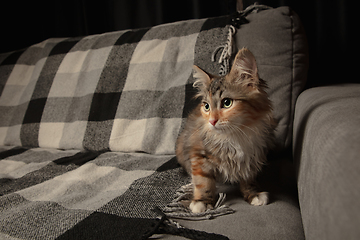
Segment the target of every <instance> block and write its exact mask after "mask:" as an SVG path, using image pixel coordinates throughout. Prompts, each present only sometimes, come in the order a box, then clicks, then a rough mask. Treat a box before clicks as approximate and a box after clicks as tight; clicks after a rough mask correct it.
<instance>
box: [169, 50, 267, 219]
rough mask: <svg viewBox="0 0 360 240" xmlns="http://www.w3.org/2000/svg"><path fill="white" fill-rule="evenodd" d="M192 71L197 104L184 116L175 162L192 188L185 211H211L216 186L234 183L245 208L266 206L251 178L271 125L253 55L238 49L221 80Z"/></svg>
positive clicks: (259, 163)
mask: <svg viewBox="0 0 360 240" xmlns="http://www.w3.org/2000/svg"><path fill="white" fill-rule="evenodd" d="M193 69H194V78H195V79H196V81H195V82H194V85H193V86H194V87H195V88H197V90H198V94H197V97H198V98H201V99H202V103H201V104H200V105H199V106H198V107H197V108H195V109H194V111H193V112H192V113H191V114H190V115H189V117H188V119H187V122H186V125H185V128H184V130H183V132H182V133H181V134H180V136H179V138H178V139H177V143H176V155H177V159H178V161H179V163H180V164H181V165H182V166H183V167H184V168H185V170H186V171H187V172H188V173H189V174H191V176H192V182H193V185H194V192H193V200H192V202H191V204H190V209H191V210H192V212H194V213H196V212H204V211H206V210H207V209H211V208H213V204H214V203H215V200H216V180H221V181H223V182H231V183H239V184H240V190H241V192H242V194H243V196H244V199H245V200H246V201H247V202H248V203H250V204H251V205H256V206H261V205H266V204H267V203H268V193H267V192H258V191H257V190H256V187H255V178H256V175H257V173H258V172H259V171H260V169H261V167H262V165H263V164H264V163H265V161H266V154H267V150H266V149H267V146H268V144H269V143H270V142H271V137H270V135H271V132H272V129H273V119H272V107H271V102H270V100H269V98H268V95H267V93H266V92H265V89H266V83H265V82H264V81H263V80H262V79H260V78H259V76H258V69H257V65H256V61H255V57H254V55H253V54H252V53H251V52H250V51H249V50H248V49H246V48H243V49H241V50H240V51H239V52H238V53H237V55H236V57H235V60H234V63H233V66H232V68H231V71H230V73H229V74H227V75H226V76H224V77H218V76H213V75H211V74H208V73H206V72H204V71H203V70H201V69H200V68H199V67H197V66H194V67H193Z"/></svg>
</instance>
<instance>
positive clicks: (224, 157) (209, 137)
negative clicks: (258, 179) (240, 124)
mask: <svg viewBox="0 0 360 240" xmlns="http://www.w3.org/2000/svg"><path fill="white" fill-rule="evenodd" d="M203 144H204V148H205V150H206V152H208V153H210V154H211V155H212V156H213V159H210V161H211V162H212V164H214V165H215V167H216V173H217V178H218V179H219V180H221V181H229V182H239V181H240V179H249V178H252V177H253V174H255V173H256V172H257V171H254V170H255V169H256V170H258V169H260V168H261V165H262V164H263V163H264V157H265V152H264V148H263V147H264V146H263V145H264V144H265V142H264V140H263V139H262V138H261V137H259V136H257V135H248V136H247V137H246V138H244V136H241V135H236V134H234V135H232V136H229V135H222V134H214V133H213V134H211V133H210V134H209V133H208V134H205V136H204V138H203Z"/></svg>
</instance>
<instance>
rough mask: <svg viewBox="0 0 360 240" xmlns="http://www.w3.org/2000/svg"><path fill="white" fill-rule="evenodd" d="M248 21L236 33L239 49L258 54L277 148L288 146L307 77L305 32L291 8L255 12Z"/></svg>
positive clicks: (258, 62) (256, 55) (260, 72)
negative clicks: (298, 100)
mask: <svg viewBox="0 0 360 240" xmlns="http://www.w3.org/2000/svg"><path fill="white" fill-rule="evenodd" d="M247 20H248V21H249V23H247V24H243V25H241V27H240V29H239V30H238V31H237V34H236V43H237V47H238V48H242V47H248V48H249V49H250V50H251V51H252V52H253V54H254V55H255V57H256V60H257V64H258V67H259V74H260V77H261V78H262V79H264V80H266V81H267V83H268V86H269V90H268V93H269V95H270V99H271V100H272V102H273V105H274V116H275V119H276V120H277V122H278V126H277V128H276V132H275V136H276V144H277V147H278V148H279V149H282V148H284V147H289V146H290V144H291V139H292V123H293V114H294V107H295V101H296V98H297V97H298V95H299V94H300V92H301V91H302V90H303V87H304V85H305V83H306V78H307V69H308V50H307V41H306V36H305V32H304V30H303V28H302V25H301V22H300V19H299V17H298V15H297V14H296V13H295V12H293V11H292V10H291V9H290V8H289V7H280V8H276V9H268V10H263V11H258V12H256V11H253V12H252V13H251V14H249V15H248V16H247Z"/></svg>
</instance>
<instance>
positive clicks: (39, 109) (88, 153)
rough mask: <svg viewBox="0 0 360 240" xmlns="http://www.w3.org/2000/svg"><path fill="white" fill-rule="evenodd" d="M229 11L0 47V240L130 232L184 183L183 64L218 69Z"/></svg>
mask: <svg viewBox="0 0 360 240" xmlns="http://www.w3.org/2000/svg"><path fill="white" fill-rule="evenodd" d="M228 22H229V19H228V17H220V18H213V19H201V20H191V21H183V22H177V23H172V24H165V25H161V26H157V27H153V28H148V29H139V30H128V31H119V32H112V33H106V34H100V35H93V36H87V37H82V38H65V39H48V40H46V41H44V42H42V43H39V44H36V45H33V46H31V47H29V48H27V49H24V50H21V51H16V52H12V53H7V54H1V55H0V146H1V147H0V150H1V151H0V239H4V238H5V239H138V238H139V237H140V236H142V234H143V233H144V231H145V230H146V229H147V228H151V226H152V225H153V224H154V223H156V221H155V220H154V219H155V217H156V216H157V214H156V213H154V212H153V211H152V209H153V208H154V207H155V206H158V207H160V208H161V207H164V206H166V204H168V203H169V202H171V200H172V199H173V196H174V193H175V191H176V190H177V189H178V188H179V187H180V186H182V185H184V184H186V183H188V182H189V178H187V177H185V176H184V175H183V174H182V170H181V169H180V168H179V166H178V165H177V162H176V158H175V157H174V150H175V141H176V138H177V136H178V134H179V131H180V129H181V128H182V126H183V124H184V119H185V118H186V116H187V114H188V112H189V111H190V109H191V108H192V107H193V105H194V100H193V96H194V90H193V89H192V82H193V78H192V65H193V64H196V65H199V66H200V67H202V68H203V69H205V70H207V71H208V72H210V73H214V74H217V73H218V72H219V70H220V67H221V65H220V64H219V63H218V62H213V61H211V56H212V54H213V52H214V50H215V49H216V48H217V47H219V46H222V45H224V44H225V43H226V41H227V37H228V34H229V28H230V26H229V25H228Z"/></svg>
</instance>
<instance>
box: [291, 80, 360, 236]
mask: <svg viewBox="0 0 360 240" xmlns="http://www.w3.org/2000/svg"><path fill="white" fill-rule="evenodd" d="M293 134H294V135H293V136H294V139H293V148H294V160H295V163H296V165H297V184H298V192H299V202H300V208H301V214H302V220H303V225H304V231H305V236H306V238H307V239H360V228H359V226H360V215H359V212H360V201H359V199H360V187H359V183H360V84H357V85H341V86H330V87H319V88H313V89H309V90H306V91H305V92H303V93H302V94H301V95H300V96H299V98H298V100H297V103H296V107H295V119H294V133H293Z"/></svg>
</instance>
